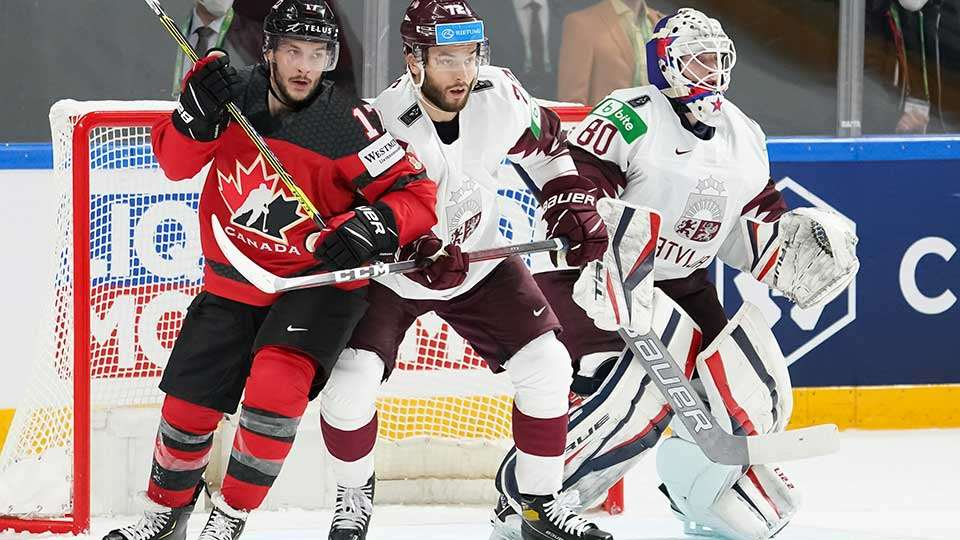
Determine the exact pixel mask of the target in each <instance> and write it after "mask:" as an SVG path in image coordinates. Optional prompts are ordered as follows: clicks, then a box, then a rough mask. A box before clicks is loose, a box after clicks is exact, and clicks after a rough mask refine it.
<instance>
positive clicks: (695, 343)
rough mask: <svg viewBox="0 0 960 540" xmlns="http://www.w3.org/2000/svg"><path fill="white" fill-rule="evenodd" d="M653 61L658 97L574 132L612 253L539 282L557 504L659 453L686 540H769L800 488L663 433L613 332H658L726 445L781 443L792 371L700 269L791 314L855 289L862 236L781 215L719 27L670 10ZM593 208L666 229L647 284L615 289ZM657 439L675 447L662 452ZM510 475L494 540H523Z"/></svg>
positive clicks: (613, 242)
mask: <svg viewBox="0 0 960 540" xmlns="http://www.w3.org/2000/svg"><path fill="white" fill-rule="evenodd" d="M647 58H648V62H647V65H648V70H649V78H650V81H651V82H652V85H650V86H645V87H638V88H630V89H623V90H617V91H615V92H613V93H612V94H611V95H609V96H608V97H607V98H605V99H603V100H601V102H600V103H599V104H598V105H597V106H596V107H595V108H594V109H593V111H592V112H591V113H590V114H589V115H588V116H587V117H586V118H585V119H584V120H583V122H581V123H580V124H579V125H578V126H577V127H576V128H575V129H573V130H572V131H571V133H570V134H569V145H570V153H571V155H572V156H573V158H574V161H575V163H576V166H577V169H578V171H579V173H580V175H581V176H582V177H583V178H586V179H588V180H590V181H591V182H592V185H593V186H594V187H593V189H592V190H591V191H590V194H591V195H593V196H595V197H596V199H599V200H600V202H599V203H598V204H597V208H598V210H599V212H600V214H601V216H603V218H604V221H605V225H606V229H607V232H608V233H609V234H610V235H611V238H610V242H609V245H608V249H607V252H606V254H605V255H604V256H603V257H602V259H600V260H595V261H591V262H590V263H589V264H587V265H586V266H585V267H583V268H566V269H559V270H557V271H551V272H546V273H541V274H538V275H537V276H536V278H537V282H538V284H539V285H540V287H541V289H542V290H543V291H544V293H545V294H546V296H547V298H548V300H549V301H550V303H551V306H552V307H553V309H554V311H555V312H556V313H557V315H558V317H559V319H560V322H561V324H562V325H563V328H564V332H563V334H561V341H562V342H563V343H564V345H565V346H566V347H567V348H568V350H569V352H570V354H571V357H572V358H573V359H574V363H575V366H574V367H575V370H576V374H575V378H574V383H573V385H572V388H571V390H572V392H571V409H570V422H569V431H568V436H567V446H566V452H565V456H564V459H565V471H564V473H565V476H564V493H565V494H566V496H567V497H568V498H570V499H578V500H579V502H580V503H581V504H582V505H583V506H589V505H592V504H595V503H597V502H599V500H600V499H601V498H602V497H603V495H604V494H605V493H606V491H607V490H608V489H609V488H610V487H611V486H613V484H614V483H616V482H617V481H618V480H619V479H620V478H622V477H623V475H624V474H625V473H626V471H627V470H629V469H630V467H632V466H633V465H634V464H636V463H637V462H638V461H639V460H640V459H642V458H643V457H644V456H645V455H646V454H647V453H648V450H650V449H652V448H653V447H654V446H655V445H657V444H658V443H659V444H660V448H659V451H658V452H657V464H656V465H657V472H658V474H659V477H660V482H661V485H660V490H661V491H662V492H663V493H664V495H665V496H666V498H667V501H668V503H669V504H670V506H671V509H672V510H673V512H674V514H675V515H676V516H677V517H678V518H679V519H680V520H681V521H682V522H683V523H684V525H685V529H686V531H687V532H688V533H691V534H697V535H704V536H709V537H715V538H727V539H731V540H759V539H766V538H770V537H772V536H773V535H775V534H776V533H778V532H779V531H780V530H781V529H783V527H785V526H786V525H787V524H788V523H789V521H790V519H791V518H792V517H793V515H794V514H795V512H796V511H797V508H798V506H799V504H800V497H799V494H798V492H797V489H796V487H795V486H794V484H793V483H792V482H791V481H790V480H789V479H788V477H787V476H786V475H785V474H784V472H783V470H782V469H781V468H780V467H779V466H776V465H770V464H752V465H750V466H746V467H740V466H730V465H720V464H717V463H713V462H711V461H710V460H709V459H707V458H706V456H705V455H704V453H703V452H702V451H701V450H700V448H699V447H698V446H697V445H696V444H695V443H693V442H692V438H691V437H690V434H689V432H687V431H686V430H685V429H684V428H683V426H682V425H681V424H680V422H673V423H671V420H672V419H673V412H672V410H671V408H670V407H669V405H668V402H667V400H666V399H665V398H664V396H663V395H662V394H661V393H660V392H659V391H658V390H657V388H656V387H655V386H654V385H653V384H651V381H650V378H649V377H648V376H647V372H646V371H645V370H644V369H643V367H641V366H640V365H639V361H637V360H635V359H633V356H632V355H631V354H630V353H629V351H624V343H623V341H622V340H621V338H620V337H619V335H618V334H617V333H616V330H618V329H621V328H626V329H629V330H634V331H636V332H640V333H644V332H647V331H648V330H653V331H654V332H655V333H656V334H657V335H658V336H659V337H660V340H661V341H662V342H663V344H664V345H665V347H666V349H667V350H668V351H669V353H670V354H671V355H672V356H673V358H675V359H676V360H677V361H678V363H679V364H680V367H681V368H683V371H684V374H685V375H686V376H687V377H688V378H689V379H691V380H692V381H693V383H694V387H695V388H696V389H697V391H698V393H699V394H701V397H702V399H703V401H704V402H705V403H707V404H708V405H709V407H710V409H711V412H712V413H713V416H715V417H716V418H717V419H718V420H719V421H720V423H721V427H722V428H723V429H724V430H725V431H727V432H729V433H732V434H734V435H745V436H750V435H760V434H768V433H775V432H780V431H783V430H785V429H786V427H787V424H788V423H789V420H790V415H791V412H792V407H793V402H792V388H791V383H790V376H789V373H788V371H787V363H786V360H785V359H784V357H783V354H782V352H781V351H780V348H779V346H778V345H777V342H776V340H775V338H774V336H773V333H772V332H771V331H770V328H769V325H768V324H767V323H766V322H765V321H764V320H763V318H762V316H761V315H760V313H759V310H758V309H757V308H756V307H754V306H752V305H750V304H749V303H746V304H744V305H743V307H742V308H741V309H740V310H739V311H738V312H737V313H736V314H735V315H734V316H733V317H732V318H730V319H728V317H727V315H726V314H725V313H724V310H723V306H722V305H721V303H720V301H719V299H718V296H717V292H716V289H715V288H714V285H713V284H712V283H711V281H710V278H709V277H708V274H707V269H708V267H709V266H710V264H711V263H712V262H713V261H714V259H715V258H719V259H720V260H721V261H723V262H724V263H726V264H727V265H729V266H732V267H734V268H737V269H739V270H742V271H744V272H749V273H751V274H752V275H753V276H754V277H755V278H756V279H757V280H759V281H760V282H762V283H764V284H766V285H768V286H769V287H771V288H772V289H774V290H776V291H778V292H780V293H782V294H783V295H784V296H785V297H787V298H788V299H790V300H791V301H793V302H795V303H796V304H797V305H798V306H800V307H801V308H807V307H813V306H819V305H823V304H826V303H827V302H830V301H831V300H833V299H834V298H836V297H837V295H839V294H840V293H841V292H842V291H843V290H844V289H845V288H846V287H847V285H848V284H849V283H850V282H851V281H852V280H853V278H854V276H855V275H856V272H857V270H858V268H859V261H858V260H857V257H856V244H857V237H856V234H855V233H854V230H853V228H852V226H851V225H850V224H849V223H848V222H846V221H845V220H844V219H843V218H842V217H840V216H838V215H836V214H834V213H831V212H828V211H824V210H822V209H817V208H799V209H795V210H788V209H787V206H786V204H785V202H784V200H783V198H782V197H781V195H780V193H779V192H778V191H777V190H776V188H775V186H774V183H773V181H772V180H771V178H770V165H769V162H768V159H767V152H766V141H765V136H764V134H763V131H762V130H761V129H760V127H759V126H758V125H757V124H756V122H754V121H753V120H751V119H750V118H749V117H748V116H747V115H746V114H744V113H743V112H742V111H741V110H740V109H739V108H737V107H736V106H735V105H734V104H733V103H731V102H730V101H729V100H727V99H725V97H724V95H723V93H724V91H725V90H726V89H727V87H728V86H729V84H730V75H731V70H732V68H733V66H734V64H735V62H736V53H735V50H734V46H733V43H732V42H731V40H730V39H729V38H728V37H727V35H726V34H725V33H724V31H723V29H722V27H721V25H720V23H719V22H718V21H716V20H715V19H712V18H709V17H707V16H706V15H704V14H703V13H701V12H699V11H696V10H693V9H681V10H679V11H678V12H677V13H675V14H673V15H671V16H668V17H666V18H664V19H662V20H661V21H660V22H659V23H658V24H657V26H656V29H655V32H654V35H653V37H652V39H651V40H650V41H649V42H648V43H647ZM601 197H607V198H613V199H619V200H622V201H623V202H624V204H626V203H629V204H631V205H634V207H637V206H640V207H645V208H649V209H652V210H649V211H648V210H642V209H636V208H635V211H636V212H638V213H640V212H643V213H645V216H646V217H645V219H646V220H647V221H648V222H651V223H654V222H656V223H655V225H656V226H657V227H659V236H657V235H656V234H654V236H653V238H652V242H651V249H652V250H653V252H654V256H653V257H652V258H651V260H652V261H653V264H652V268H650V269H649V272H634V270H635V269H630V271H631V273H635V274H636V275H638V276H648V279H645V280H643V281H649V282H650V283H649V285H650V286H644V283H643V282H639V283H624V282H622V281H621V280H620V279H618V276H617V274H618V273H621V272H623V269H622V268H621V267H620V262H621V261H620V260H619V259H618V257H619V253H618V246H619V245H621V244H622V243H624V242H625V240H624V238H622V237H618V236H617V235H625V236H627V237H629V235H630V234H631V233H630V231H629V230H628V229H623V228H622V227H619V224H620V220H621V218H622V215H623V210H622V204H621V203H617V204H611V203H609V202H608V201H609V200H610V199H601ZM631 211H634V210H631ZM648 229H649V227H648ZM653 230H656V227H654V229H653ZM548 234H549V231H548ZM653 285H655V288H654V287H653ZM668 426H670V427H672V428H673V434H672V435H671V436H670V437H668V438H666V439H665V440H663V441H662V442H660V440H661V438H663V437H662V435H663V433H664V431H665V430H666V429H667V427H668ZM513 459H514V458H513V452H511V454H508V456H507V458H506V459H505V461H504V463H503V465H502V466H501V469H500V473H499V474H498V478H497V487H498V489H499V491H500V493H501V494H502V496H501V498H500V503H499V504H498V506H497V508H496V509H495V512H494V517H493V519H492V521H493V525H494V535H493V537H494V538H511V537H513V538H516V532H515V531H516V526H517V525H516V524H517V521H518V520H517V518H516V517H515V511H514V509H513V508H514V507H515V506H516V504H515V503H514V502H513V499H514V498H515V497H516V495H515V479H514V474H513V468H514V464H513Z"/></svg>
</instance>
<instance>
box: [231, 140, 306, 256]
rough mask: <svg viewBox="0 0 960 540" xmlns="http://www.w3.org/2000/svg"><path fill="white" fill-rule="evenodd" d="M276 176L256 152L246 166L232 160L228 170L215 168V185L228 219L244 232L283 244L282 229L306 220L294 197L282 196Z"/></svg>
mask: <svg viewBox="0 0 960 540" xmlns="http://www.w3.org/2000/svg"><path fill="white" fill-rule="evenodd" d="M279 180H280V175H279V174H277V173H276V172H273V173H271V172H269V171H268V169H267V163H266V162H265V161H264V159H263V156H262V155H260V154H257V157H256V159H254V160H253V162H252V163H251V164H250V165H249V166H245V165H244V164H243V163H241V162H240V161H236V168H235V170H234V171H232V172H231V173H226V174H225V173H224V172H223V171H222V170H220V169H219V168H218V169H217V185H218V188H219V190H220V196H221V197H222V198H223V202H224V204H226V206H227V208H228V209H230V221H231V222H232V223H233V224H234V225H237V226H239V227H242V228H244V229H246V230H248V231H251V232H254V233H257V234H260V235H262V236H266V237H268V238H270V239H272V240H278V241H280V242H284V243H287V236H286V231H287V230H288V229H290V228H291V227H293V226H295V225H297V224H298V223H300V222H301V221H303V220H305V219H307V217H308V216H307V215H305V214H304V213H302V212H301V210H300V205H299V204H298V203H297V200H296V199H295V198H292V197H288V196H286V194H285V193H284V192H283V189H282V184H280V183H279Z"/></svg>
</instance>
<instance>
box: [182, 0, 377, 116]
mask: <svg viewBox="0 0 960 540" xmlns="http://www.w3.org/2000/svg"><path fill="white" fill-rule="evenodd" d="M275 3H276V0H196V4H195V5H194V8H193V12H192V13H191V14H190V18H189V19H188V20H187V21H186V24H185V25H184V27H183V28H181V29H180V30H181V31H182V32H183V34H184V35H185V36H187V41H189V42H190V44H191V45H193V48H194V49H196V50H197V52H198V53H199V54H200V55H201V56H203V54H204V53H205V52H206V51H207V50H208V49H211V48H213V47H219V48H221V49H224V50H225V51H227V54H229V55H230V65H232V66H235V67H240V66H247V65H250V64H255V63H257V62H260V61H261V59H262V56H263V19H264V18H265V17H266V16H267V13H268V12H269V11H270V7H271V6H273V5H274V4H275ZM338 3H339V4H346V3H347V2H342V1H341V2H335V1H332V0H327V5H329V6H330V8H331V9H332V10H333V11H334V16H335V17H336V18H337V24H338V25H339V27H340V30H341V31H340V59H339V61H338V62H337V67H336V69H334V70H333V71H331V72H329V73H327V74H326V75H325V76H324V78H325V79H327V80H331V81H336V82H342V83H344V84H347V85H350V86H351V87H353V88H355V89H356V88H359V87H360V86H359V84H360V81H359V71H360V70H359V69H357V67H356V66H354V57H353V55H352V54H351V51H358V50H360V42H359V39H358V38H357V33H356V32H355V31H354V30H353V28H352V26H351V25H350V24H346V21H345V20H344V17H343V13H341V12H340V10H339V9H338V6H337V4H338ZM354 4H359V2H354ZM347 18H348V19H349V18H351V17H347ZM201 28H203V29H201ZM188 30H189V33H188ZM201 34H202V35H203V36H204V37H203V38H201ZM191 66H192V64H191V63H190V62H188V61H186V57H185V56H184V55H183V53H182V52H179V53H178V54H177V67H176V71H175V73H174V81H173V96H174V97H177V96H179V95H180V84H181V81H182V80H183V76H184V75H186V73H187V71H189V70H190V67H191Z"/></svg>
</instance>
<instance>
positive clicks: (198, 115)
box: [172, 49, 242, 142]
mask: <svg viewBox="0 0 960 540" xmlns="http://www.w3.org/2000/svg"><path fill="white" fill-rule="evenodd" d="M241 86H242V85H241V82H240V76H239V75H237V70H236V69H234V68H233V66H231V65H230V57H229V56H228V55H227V54H226V53H225V52H223V51H222V50H219V49H213V50H211V51H210V52H209V53H208V54H207V56H205V57H203V58H201V59H200V60H199V61H197V63H196V64H194V65H193V68H192V69H191V70H190V71H189V72H188V73H187V74H186V76H184V78H183V90H182V92H181V93H180V101H179V103H178V105H177V110H175V111H173V116H172V119H173V126H174V127H175V128H177V131H179V132H180V133H182V134H184V135H186V136H187V137H190V138H191V139H193V140H195V141H200V142H210V141H213V140H215V139H216V138H217V137H219V136H220V135H221V134H223V132H224V130H226V129H227V124H228V123H230V115H228V114H227V111H226V106H227V103H230V102H231V101H233V100H235V99H237V98H238V97H240V91H241Z"/></svg>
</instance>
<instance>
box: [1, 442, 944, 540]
mask: <svg viewBox="0 0 960 540" xmlns="http://www.w3.org/2000/svg"><path fill="white" fill-rule="evenodd" d="M958 458H960V430H918V431H881V432H864V431H847V432H844V433H842V446H841V449H840V452H838V453H837V454H834V455H831V456H827V457H821V458H815V459H810V460H806V461H799V462H794V463H787V464H784V466H783V469H784V471H785V472H786V473H787V474H788V476H790V478H791V479H792V480H793V481H794V482H795V483H796V484H797V486H798V487H799V488H800V489H802V490H803V492H804V500H805V502H804V505H803V507H802V508H801V510H800V513H799V514H798V515H797V517H796V518H795V519H794V520H793V523H791V524H790V526H788V527H787V528H786V529H785V530H784V531H783V532H782V533H781V534H780V535H779V536H778V537H777V538H778V540H958V539H960V497H958V489H960V466H958V463H957V460H958ZM653 464H654V460H653V459H652V456H651V457H648V458H647V459H646V460H645V461H644V462H643V463H641V465H640V466H638V467H637V468H636V469H635V470H634V471H631V473H630V475H629V476H628V477H627V490H626V507H627V508H626V512H625V513H624V514H622V515H620V516H607V515H606V514H601V513H594V514H592V517H593V518H595V519H596V521H597V522H598V523H599V524H600V525H601V526H602V527H603V528H605V529H607V530H609V531H611V532H612V533H614V536H615V538H617V539H618V540H675V539H676V540H679V539H683V538H685V537H684V535H683V534H682V532H681V527H680V523H679V522H678V521H676V520H675V519H674V518H673V517H672V516H671V515H670V513H669V512H668V510H667V505H666V504H665V502H664V499H663V497H662V496H661V495H660V493H659V492H658V491H657V489H656V486H657V484H658V481H657V480H656V477H655V474H654V469H653ZM488 513H489V509H488V508H479V507H463V506H445V507H436V506H433V507H422V506H379V507H377V509H376V513H375V514H374V521H373V526H372V528H371V531H370V534H369V536H368V538H369V539H370V540H388V539H389V540H414V539H416V540H420V539H447V538H450V539H453V538H456V539H478V540H479V539H486V538H487V537H488V534H489V528H488V525H487V518H488ZM198 514H199V512H198ZM133 519H134V518H133V517H129V516H128V517H117V518H95V519H94V520H93V524H92V527H91V534H90V535H88V536H80V537H77V538H78V539H80V540H87V539H99V538H101V537H102V536H103V534H105V533H106V532H107V531H108V530H110V529H111V528H114V527H117V526H120V525H126V524H129V523H130V522H131V521H132V520H133ZM204 519H205V517H204V516H202V515H195V516H194V518H193V520H192V521H191V524H190V534H189V535H188V538H196V537H197V535H198V534H199V530H200V528H202V526H203V521H204ZM329 523H330V513H329V512H306V511H298V510H289V511H284V512H259V513H254V514H253V515H252V517H251V518H250V521H249V522H248V526H247V531H246V532H245V533H244V535H243V538H244V539H245V540H268V539H270V540H307V539H318V538H326V536H327V528H328V527H329ZM43 537H44V536H31V535H15V534H10V533H7V534H3V533H0V540H10V539H13V538H17V539H19V540H23V539H24V538H43ZM46 537H47V538H49V536H46Z"/></svg>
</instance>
